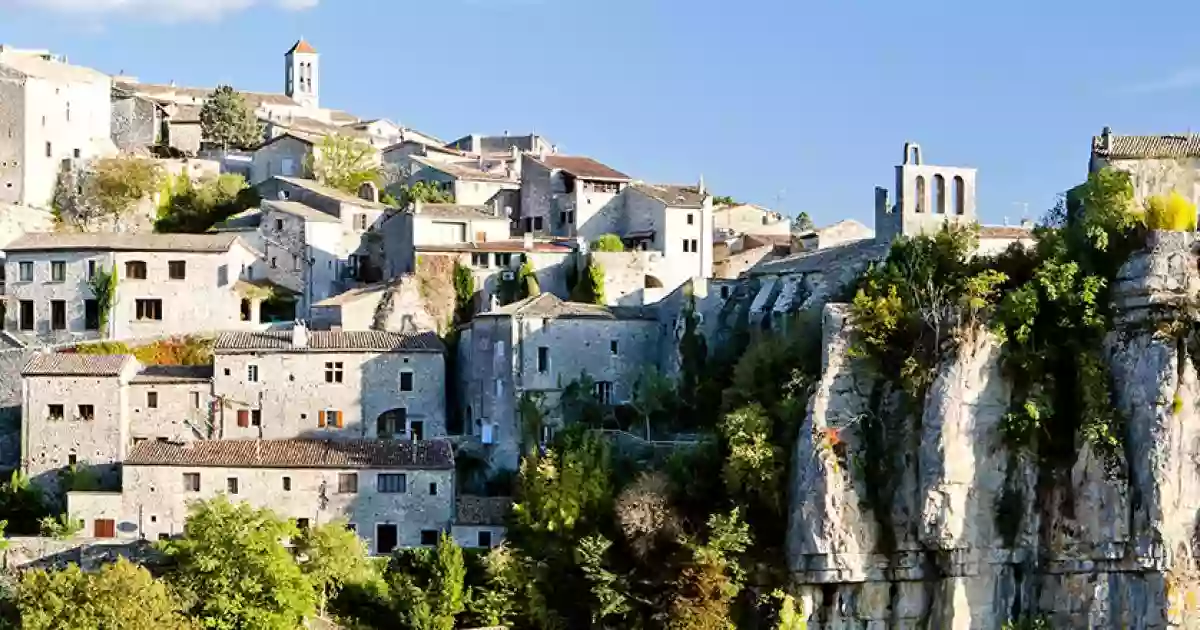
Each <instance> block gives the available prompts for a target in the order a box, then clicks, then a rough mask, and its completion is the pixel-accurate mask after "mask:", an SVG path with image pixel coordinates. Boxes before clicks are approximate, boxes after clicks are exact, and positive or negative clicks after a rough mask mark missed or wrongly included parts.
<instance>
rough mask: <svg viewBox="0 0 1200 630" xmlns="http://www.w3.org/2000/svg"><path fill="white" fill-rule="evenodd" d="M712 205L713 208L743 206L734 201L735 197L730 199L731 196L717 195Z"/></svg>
mask: <svg viewBox="0 0 1200 630" xmlns="http://www.w3.org/2000/svg"><path fill="white" fill-rule="evenodd" d="M712 205H713V207H716V206H737V205H741V204H739V203H738V202H737V201H736V200H734V198H733V197H730V196H729V195H716V196H714V197H713V200H712Z"/></svg>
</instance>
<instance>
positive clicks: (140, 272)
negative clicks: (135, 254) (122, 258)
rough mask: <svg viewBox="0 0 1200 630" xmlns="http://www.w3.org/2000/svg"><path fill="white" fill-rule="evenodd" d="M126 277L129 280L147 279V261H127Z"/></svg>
mask: <svg viewBox="0 0 1200 630" xmlns="http://www.w3.org/2000/svg"><path fill="white" fill-rule="evenodd" d="M125 277H126V278H127V279H129V280H145V279H146V262H145V261H142V260H131V261H129V262H126V263H125Z"/></svg>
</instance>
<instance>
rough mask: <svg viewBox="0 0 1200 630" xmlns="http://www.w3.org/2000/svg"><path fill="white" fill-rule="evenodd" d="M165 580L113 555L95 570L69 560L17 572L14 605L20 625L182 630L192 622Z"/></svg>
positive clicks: (42, 629) (44, 629)
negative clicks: (63, 566)
mask: <svg viewBox="0 0 1200 630" xmlns="http://www.w3.org/2000/svg"><path fill="white" fill-rule="evenodd" d="M181 608H182V606H181V605H180V603H179V601H178V600H177V599H176V598H175V597H174V596H173V595H172V593H171V592H170V590H169V589H168V588H167V586H166V584H164V583H163V582H161V581H159V580H156V579H154V577H153V576H152V575H150V572H149V571H147V570H146V569H144V568H142V567H140V566H138V565H136V564H133V563H132V562H129V561H128V560H126V559H124V558H118V559H117V561H116V562H115V563H113V564H108V565H105V566H104V567H103V568H101V569H100V570H99V571H97V572H95V573H85V572H83V571H81V570H80V569H79V567H78V566H76V565H74V564H71V565H68V566H67V568H66V569H63V570H61V571H53V572H47V571H44V570H42V569H35V570H33V571H29V572H27V573H25V574H24V575H23V576H21V581H20V583H19V585H18V588H17V609H18V610H19V612H20V615H21V627H22V628H25V629H26V630H118V629H119V630H184V629H189V630H190V629H192V628H196V627H197V626H196V624H195V623H194V622H192V621H191V620H189V619H187V618H186V617H185V616H184V615H183V614H182V613H181Z"/></svg>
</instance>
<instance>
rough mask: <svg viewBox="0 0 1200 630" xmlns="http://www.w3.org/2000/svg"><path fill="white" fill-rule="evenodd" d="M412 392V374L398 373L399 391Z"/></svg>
mask: <svg viewBox="0 0 1200 630" xmlns="http://www.w3.org/2000/svg"><path fill="white" fill-rule="evenodd" d="M412 390H413V373H412V372H401V373H400V391H402V392H411V391H412Z"/></svg>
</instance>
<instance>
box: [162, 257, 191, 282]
mask: <svg viewBox="0 0 1200 630" xmlns="http://www.w3.org/2000/svg"><path fill="white" fill-rule="evenodd" d="M167 277H168V278H170V279H171V280H186V279H187V261H183V260H171V261H168V262H167Z"/></svg>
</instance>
